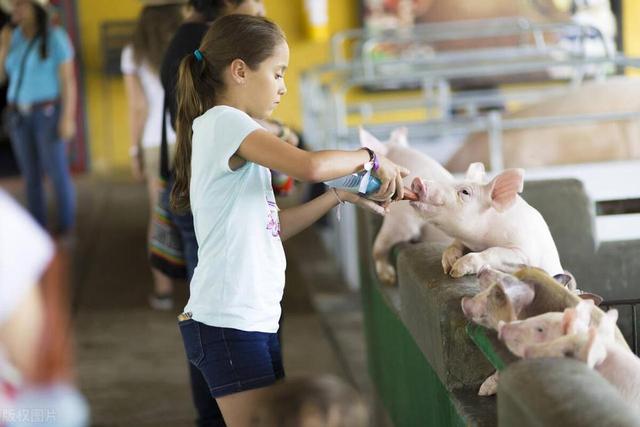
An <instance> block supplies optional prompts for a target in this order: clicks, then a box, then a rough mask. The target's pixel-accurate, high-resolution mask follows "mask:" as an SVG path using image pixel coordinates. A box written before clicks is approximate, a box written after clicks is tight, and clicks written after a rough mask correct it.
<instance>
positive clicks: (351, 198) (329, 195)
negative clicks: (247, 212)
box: [279, 189, 387, 241]
mask: <svg viewBox="0 0 640 427" xmlns="http://www.w3.org/2000/svg"><path fill="white" fill-rule="evenodd" d="M338 198H339V199H340V201H343V202H350V203H355V204H357V205H358V206H360V207H363V208H365V209H368V210H370V211H372V212H374V213H377V214H379V215H384V214H385V213H386V212H387V209H386V208H385V207H383V206H380V205H379V204H377V203H375V202H373V201H371V200H367V199H365V198H363V197H360V196H358V195H357V194H353V193H349V192H348V191H343V190H333V189H331V190H329V191H327V192H326V193H324V194H323V195H322V196H319V197H316V198H315V199H313V200H311V201H310V202H307V203H304V204H302V205H300V206H296V207H293V208H289V209H284V210H283V211H281V212H280V214H279V217H280V239H281V240H282V241H285V240H287V239H288V238H290V237H293V236H295V235H296V234H298V233H299V232H301V231H302V230H304V229H305V228H307V227H309V226H310V225H311V224H313V223H314V222H316V221H317V220H319V219H320V218H321V217H322V216H323V215H324V214H326V213H327V212H328V211H329V210H330V209H331V208H333V207H335V206H336V205H337V204H338V203H339V201H338Z"/></svg>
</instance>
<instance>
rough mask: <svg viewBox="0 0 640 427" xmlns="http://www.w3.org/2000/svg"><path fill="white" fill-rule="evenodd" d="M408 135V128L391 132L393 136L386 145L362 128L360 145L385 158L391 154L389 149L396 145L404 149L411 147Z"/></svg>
mask: <svg viewBox="0 0 640 427" xmlns="http://www.w3.org/2000/svg"><path fill="white" fill-rule="evenodd" d="M407 133H408V130H407V128H406V127H401V128H397V129H394V130H393V131H392V132H391V136H390V137H389V140H388V141H387V142H386V143H384V142H381V141H380V140H379V139H378V138H376V137H375V136H373V135H372V134H371V133H369V132H367V131H366V130H365V129H364V128H362V127H361V128H360V145H361V146H362V147H366V148H369V149H371V150H373V151H375V152H376V153H378V154H382V155H383V156H386V155H387V154H388V152H389V149H390V148H391V147H392V146H394V145H395V146H402V147H407V146H408V145H409V142H408V140H407Z"/></svg>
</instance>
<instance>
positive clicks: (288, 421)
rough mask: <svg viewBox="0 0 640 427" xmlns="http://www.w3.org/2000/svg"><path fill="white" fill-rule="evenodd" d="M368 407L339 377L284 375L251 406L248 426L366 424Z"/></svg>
mask: <svg viewBox="0 0 640 427" xmlns="http://www.w3.org/2000/svg"><path fill="white" fill-rule="evenodd" d="M367 421H368V414H367V408H366V406H365V404H364V402H363V401H362V399H361V398H360V397H359V396H358V393H356V391H355V390H354V389H353V388H352V387H350V386H349V385H348V384H347V383H345V382H344V381H342V380H341V379H340V378H337V377H334V376H331V375H323V376H319V377H310V378H305V377H300V378H293V379H289V378H287V379H286V380H284V381H280V382H279V383H278V384H277V385H274V386H273V387H272V388H271V394H270V395H269V396H266V397H265V399H264V400H263V401H261V402H259V403H258V404H257V405H256V407H255V409H254V410H253V416H252V418H251V424H250V425H251V427H316V426H323V427H366V426H368V425H369V424H368V422H367Z"/></svg>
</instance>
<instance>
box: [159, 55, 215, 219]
mask: <svg viewBox="0 0 640 427" xmlns="http://www.w3.org/2000/svg"><path fill="white" fill-rule="evenodd" d="M196 52H197V55H198V56H197V57H196V54H191V55H187V56H186V57H185V58H184V59H183V60H182V62H181V63H180V69H179V71H178V84H177V87H176V94H177V98H178V99H177V102H178V111H177V115H176V135H177V136H176V138H177V148H176V157H175V167H174V177H175V183H174V185H173V188H172V190H171V200H170V201H171V207H172V208H173V209H174V210H176V211H178V212H185V211H188V210H189V208H190V200H189V181H190V180H191V137H192V135H193V131H192V129H191V126H192V124H193V121H194V120H195V119H196V118H197V117H198V116H201V115H202V114H204V113H205V112H206V111H207V110H208V109H209V108H211V107H213V105H214V99H215V87H212V85H211V82H208V81H207V77H206V70H205V69H206V67H207V61H206V59H205V58H204V57H203V56H202V54H201V53H200V52H199V51H196ZM199 58H200V59H199Z"/></svg>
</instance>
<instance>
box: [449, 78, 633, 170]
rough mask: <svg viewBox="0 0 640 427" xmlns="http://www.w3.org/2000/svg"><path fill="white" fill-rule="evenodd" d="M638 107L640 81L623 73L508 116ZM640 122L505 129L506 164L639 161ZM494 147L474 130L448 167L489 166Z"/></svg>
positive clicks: (588, 84)
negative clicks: (490, 153)
mask: <svg viewBox="0 0 640 427" xmlns="http://www.w3.org/2000/svg"><path fill="white" fill-rule="evenodd" d="M594 100H597V102H594ZM633 111H640V79H639V78H637V77H636V78H634V77H626V76H621V77H612V78H609V79H607V80H605V81H597V82H589V83H585V84H584V85H582V86H579V87H577V88H574V89H571V90H569V91H567V92H566V93H563V94H560V95H557V96H552V97H548V98H546V99H544V100H543V101H540V102H538V103H536V104H533V105H529V106H526V107H524V108H522V109H521V110H519V111H514V112H509V113H507V114H506V115H505V119H521V118H531V117H546V116H562V115H565V116H566V115H584V114H596V113H618V112H620V113H621V112H633ZM639 125H640V123H639V120H638V119H637V118H634V119H627V120H620V121H606V122H605V121H601V122H592V123H586V124H581V125H560V126H549V127H539V128H528V129H516V130H510V131H505V132H504V133H503V158H504V161H503V163H504V167H506V168H514V167H519V168H532V167H541V166H549V165H560V164H574V163H588V162H601V161H612V160H629V159H638V158H640V127H639ZM488 147H489V146H488V142H487V135H486V133H476V134H471V135H469V137H468V138H467V140H466V141H465V143H464V144H463V145H462V147H460V149H459V150H458V152H456V153H455V154H454V155H453V156H452V157H451V158H450V159H449V160H448V162H447V163H446V164H445V167H446V168H447V170H449V171H451V172H453V173H456V172H460V173H461V172H464V170H465V168H466V167H467V165H468V164H469V163H470V162H477V161H481V162H484V163H485V164H489V148H488Z"/></svg>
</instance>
